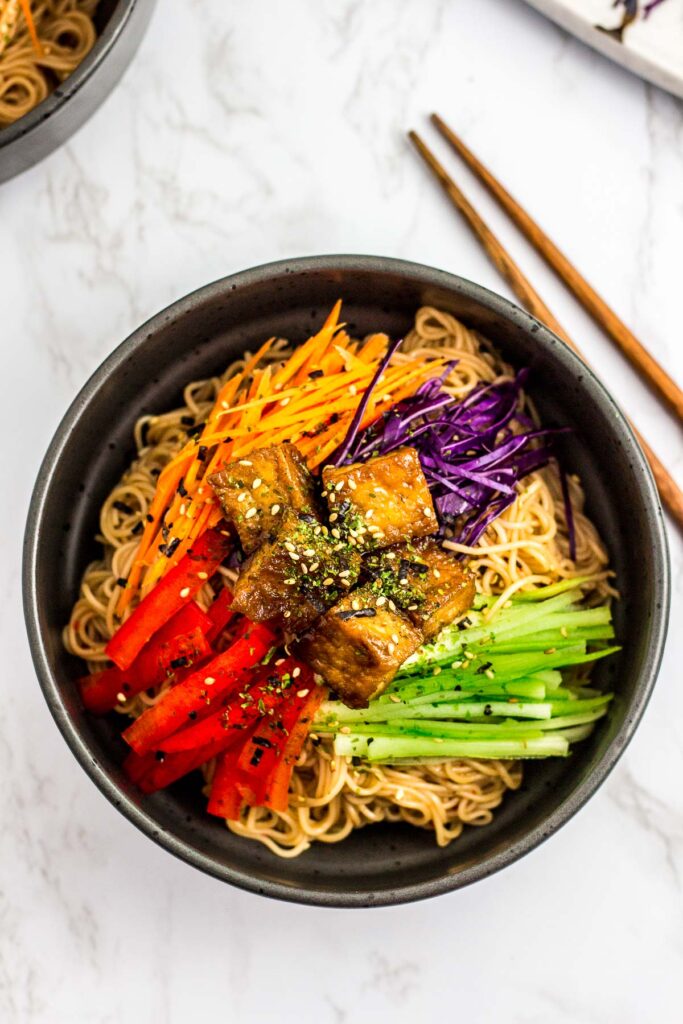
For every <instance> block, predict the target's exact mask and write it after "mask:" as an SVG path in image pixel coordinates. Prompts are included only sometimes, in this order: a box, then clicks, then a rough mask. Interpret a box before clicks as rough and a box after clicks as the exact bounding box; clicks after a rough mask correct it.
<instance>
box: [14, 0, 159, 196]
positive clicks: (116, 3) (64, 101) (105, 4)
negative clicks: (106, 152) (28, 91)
mask: <svg viewBox="0 0 683 1024" xmlns="http://www.w3.org/2000/svg"><path fill="white" fill-rule="evenodd" d="M155 2H156V0H100V3H99V5H98V8H97V12H96V15H95V24H96V27H97V29H98V38H97V42H96V43H95V45H94V46H93V48H92V50H91V51H90V53H89V54H88V56H87V57H86V58H85V60H84V61H82V63H81V64H79V66H78V67H77V68H76V70H75V71H74V72H73V74H71V75H69V77H68V78H67V79H66V80H65V81H64V82H62V83H61V84H60V85H59V86H58V87H57V88H56V89H55V90H54V92H52V93H50V95H49V96H48V97H47V98H46V99H45V100H43V102H42V103H39V104H38V106H37V107H35V108H34V109H33V110H31V111H30V112H29V113H28V114H26V115H25V117H21V118H19V120H18V121H15V122H14V124H11V125H8V126H7V127H6V128H0V183H1V182H3V181H7V180H8V179H9V178H12V177H14V175H15V174H20V173H21V172H22V171H25V170H27V169H28V168H29V167H32V166H33V165H34V164H37V163H38V161H39V160H42V159H43V157H45V156H47V155H48V153H51V152H52V151H53V150H54V149H57V147H58V146H61V145H63V143H65V142H66V141H67V139H69V138H71V136H72V135H73V134H74V132H75V131H76V130H77V129H78V128H80V127H81V125H82V124H84V123H85V121H87V119H88V118H89V117H90V115H91V114H92V113H94V111H95V110H97V108H98V107H99V105H100V103H102V102H103V101H104V100H105V99H106V97H107V96H108V95H109V93H110V92H111V90H112V89H113V88H114V86H115V85H116V83H117V82H118V80H119V78H120V77H121V75H122V74H123V72H124V71H125V70H126V68H127V67H128V65H129V64H130V62H131V60H132V58H133V55H134V53H135V51H136V50H137V48H138V46H139V45H140V42H141V41H142V37H143V35H144V32H145V29H146V28H147V23H148V22H149V19H150V18H151V16H152V11H153V10H154V4H155Z"/></svg>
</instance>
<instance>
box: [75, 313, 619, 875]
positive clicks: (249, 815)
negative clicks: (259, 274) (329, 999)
mask: <svg viewBox="0 0 683 1024" xmlns="http://www.w3.org/2000/svg"><path fill="white" fill-rule="evenodd" d="M288 351H289V347H288V344H287V342H286V341H280V342H278V343H277V345H276V346H275V347H274V348H273V349H272V350H271V352H270V353H269V356H268V358H269V360H271V361H272V360H275V361H279V360H280V359H282V358H284V357H285V355H286V354H287V353H288ZM437 351H438V354H440V355H443V354H444V353H445V354H446V355H447V356H448V357H449V359H452V360H453V361H454V363H455V365H454V366H453V368H452V369H451V370H450V372H449V376H448V378H447V380H446V386H447V388H448V390H449V391H450V392H451V393H452V394H453V395H456V396H463V395H465V394H467V393H468V392H469V391H470V390H471V389H472V388H473V387H474V386H475V385H476V384H478V383H480V382H482V381H486V382H492V381H496V380H501V379H505V378H511V376H512V370H511V368H510V367H509V366H508V365H506V364H505V363H504V362H502V361H501V359H500V357H499V356H498V355H497V354H496V352H495V351H494V349H493V348H492V347H491V345H490V344H489V343H488V342H487V340H486V339H484V338H482V337H481V336H480V335H479V334H477V333H476V332H474V331H472V330H470V329H468V328H467V327H465V326H464V325H463V324H461V323H460V322H459V321H458V320H456V319H455V318H454V317H452V316H451V315H449V314H447V313H444V312H442V311H440V310H437V309H434V308H431V307H423V308H422V309H420V310H418V312H417V314H416V317H415V323H414V326H413V328H412V330H411V331H410V332H409V334H408V335H407V337H406V339H405V341H404V344H403V345H402V347H401V350H400V352H399V353H398V354H396V355H395V356H394V361H395V362H405V361H407V360H411V359H426V358H429V357H430V356H434V355H435V354H436V352H437ZM248 355H249V353H246V354H245V357H244V358H243V359H240V360H238V361H236V362H234V363H233V364H232V365H231V366H229V367H228V369H227V370H226V372H225V374H224V375H223V377H221V378H212V379H210V380H205V381H196V382H193V383H191V384H188V385H187V387H186V388H185V391H184V395H183V401H184V405H183V407H182V408H180V409H176V410H174V411H172V412H169V413H166V414H164V415H160V416H144V417H141V418H140V419H139V420H138V422H137V424H136V427H135V442H136V447H137V451H138V455H137V458H136V459H135V461H134V462H133V464H132V465H131V467H130V469H129V470H128V471H127V472H126V473H125V474H124V476H123V477H122V479H121V481H120V482H119V483H118V484H117V485H116V487H114V489H113V490H112V492H111V494H110V495H109V497H108V498H107V500H106V501H105V503H104V505H103V506H102V510H101V514H100V535H99V536H98V540H99V541H100V542H101V543H102V544H103V545H104V557H103V558H102V559H101V560H99V561H97V562H93V563H92V564H91V565H90V566H88V568H87V569H86V572H85V574H84V576H83V580H82V583H81V593H80V597H79V599H78V601H77V602H76V604H75V606H74V609H73V612H72V616H71V619H70V622H69V624H68V625H67V626H66V628H65V631H64V642H65V644H66V646H67V648H68V649H69V651H71V652H72V653H73V654H76V655H78V656H80V657H81V658H84V659H86V660H87V661H88V664H89V666H90V667H91V668H92V669H93V670H94V669H96V668H101V667H102V663H103V662H106V661H107V658H106V655H105V653H104V647H105V645H106V643H107V641H108V640H109V638H110V637H111V636H112V634H113V633H114V631H115V629H116V626H117V622H116V619H115V614H114V612H115V607H116V601H117V594H118V590H117V580H118V579H119V578H120V577H124V578H125V577H126V576H127V575H128V572H129V570H130V568H131V565H132V562H133V558H134V555H135V552H136V549H137V545H138V540H137V533H136V532H134V531H136V529H137V527H138V524H139V523H141V522H142V521H143V520H144V517H145V515H146V513H147V510H148V508H149V505H150V503H151V501H152V498H153V495H154V490H155V486H156V479H157V476H158V474H159V472H160V470H161V469H163V467H164V466H165V465H166V464H167V463H168V462H169V461H170V459H171V458H172V457H173V456H174V455H175V454H176V453H177V452H178V451H179V449H180V448H181V447H182V445H183V444H184V443H185V441H186V439H187V428H186V426H185V423H187V417H188V416H192V417H194V419H195V420H196V422H201V421H202V420H203V419H204V418H205V417H206V416H207V415H208V413H209V411H210V409H211V407H212V405H213V401H214V399H215V397H216V395H217V394H218V391H219V388H220V387H221V385H222V384H223V383H224V382H225V380H227V379H229V378H230V377H231V376H233V375H234V374H235V373H237V372H239V371H240V370H241V369H242V368H243V366H244V364H245V360H246V358H248ZM525 411H526V412H527V413H528V414H530V415H532V416H534V417H535V412H534V409H533V406H532V405H531V403H530V401H529V400H528V399H525ZM535 418H537V417H535ZM569 487H570V494H571V499H572V506H573V512H574V529H575V539H576V558H575V560H572V559H571V558H570V557H569V541H568V535H567V524H566V521H565V513H564V504H563V501H562V498H561V487H560V481H559V475H558V473H557V470H556V468H555V467H554V466H552V465H550V466H548V467H546V468H545V469H543V470H540V471H539V472H535V473H532V474H530V475H529V476H527V477H525V479H524V481H523V482H522V484H521V485H520V486H519V490H518V495H517V498H516V500H515V501H514V503H513V504H512V505H511V506H510V507H509V508H508V509H507V510H506V511H505V512H503V514H502V515H501V516H499V517H498V519H496V520H495V521H494V522H493V523H492V524H491V525H490V526H489V528H488V529H487V531H486V533H485V534H484V535H483V537H481V538H480V540H479V542H478V543H477V545H476V547H474V548H467V547H463V546H462V545H460V544H457V543H455V542H453V541H451V540H448V539H447V540H446V541H445V542H444V543H445V546H446V547H449V548H451V549H452V550H453V551H455V552H458V553H463V554H465V555H467V556H468V558H469V566H470V568H471V569H472V570H473V571H474V572H475V574H476V581H477V590H478V592H479V593H483V594H487V595H498V601H497V602H496V607H499V606H500V605H502V604H504V602H505V601H507V600H508V598H509V597H510V596H511V595H512V594H514V593H515V592H516V591H517V590H519V589H521V588H522V587H524V586H526V585H535V586H539V585H543V584H550V583H553V582H557V581H558V580H561V579H566V578H569V577H572V576H579V575H581V576H583V575H592V576H594V577H595V580H596V582H595V584H594V591H593V594H592V595H591V598H592V600H593V601H594V602H595V603H603V602H604V601H605V600H607V599H609V598H610V596H612V595H613V594H615V591H614V590H613V589H612V587H611V585H610V583H609V576H610V574H609V572H608V571H607V562H608V559H607V552H606V550H605V547H604V544H603V543H602V541H601V539H600V537H599V535H598V533H597V531H596V529H595V527H594V525H593V524H592V523H591V521H590V520H589V519H588V518H587V516H586V515H585V514H584V511H583V507H584V493H583V490H582V487H581V483H580V481H579V480H578V478H576V477H571V476H570V477H569ZM222 572H223V573H224V574H225V578H226V580H225V581H226V583H228V585H229V584H230V581H231V578H234V573H231V571H230V570H227V569H226V570H222ZM213 596H214V594H213V590H212V588H211V586H210V584H208V583H207V584H205V586H204V588H203V590H202V591H201V592H200V595H199V597H198V600H199V603H200V604H203V605H204V606H208V604H209V603H210V602H211V600H212V599H213ZM167 685H168V684H164V685H162V686H161V687H159V688H158V689H157V690H156V691H155V692H149V691H148V692H146V693H142V694H139V695H138V696H136V697H134V698H132V699H131V700H129V701H128V702H126V703H125V704H122V705H121V706H119V707H118V708H117V711H119V712H120V713H122V714H126V715H131V716H133V717H137V716H138V715H139V714H141V713H142V711H144V709H145V707H147V706H149V705H150V704H153V703H154V702H155V701H157V700H158V699H159V697H160V696H161V694H162V693H163V692H164V689H165V687H166V686H167ZM213 769H214V765H213V763H212V762H210V763H209V764H207V765H205V766H204V769H203V770H204V777H205V783H206V785H205V791H206V792H208V790H209V788H210V782H211V778H212V773H213ZM521 781H522V767H521V763H520V762H519V761H497V760H490V761H489V760H481V761H478V760H471V759H460V760H449V761H444V762H443V763H440V764H434V763H431V764H425V765H419V766H418V765H413V766H405V765H401V766H392V765H368V764H365V763H356V764H354V763H352V761H351V759H349V758H346V757H336V756H335V753H334V749H333V746H332V743H331V741H330V740H329V739H327V738H322V737H318V736H316V735H315V734H311V736H309V738H308V740H307V742H306V745H305V746H304V749H303V751H302V754H301V757H300V758H299V761H298V763H297V766H296V768H295V770H294V773H293V776H292V782H291V786H290V794H289V806H288V808H287V811H286V812H283V813H280V812H276V811H271V810H269V809H267V808H264V807H255V808H245V809H243V812H242V816H241V818H240V820H239V821H228V822H226V824H227V825H228V827H229V828H230V829H231V830H232V831H233V832H235V833H236V834H238V835H240V836H244V837H247V838H250V839H255V840H258V841H260V842H261V843H263V844H264V845H266V846H267V847H268V848H269V849H270V850H272V851H273V852H274V853H276V854H278V855H280V856H282V857H295V856H297V855H299V854H300V853H302V852H303V851H304V850H306V849H307V848H308V847H309V846H310V844H311V843H312V842H325V843H334V842H339V841H341V840H343V839H344V838H345V837H346V836H348V835H349V833H350V832H352V831H353V830H354V829H356V828H361V827H363V826H365V825H369V824H372V823H375V822H381V821H386V822H400V821H402V822H407V823H408V824H410V825H413V826H416V827H419V828H425V829H429V830H431V831H433V833H434V836H435V840H436V842H437V843H438V844H439V845H440V846H446V845H447V844H448V843H450V842H452V841H453V840H454V839H456V838H457V837H458V836H459V835H460V834H461V833H462V831H463V828H464V827H465V825H478V826H482V825H487V824H488V823H489V822H490V821H491V820H492V818H493V812H494V811H495V809H496V808H497V807H499V806H500V804H501V802H502V800H503V798H504V796H505V794H506V792H507V791H508V790H514V789H517V788H518V787H519V786H520V784H521Z"/></svg>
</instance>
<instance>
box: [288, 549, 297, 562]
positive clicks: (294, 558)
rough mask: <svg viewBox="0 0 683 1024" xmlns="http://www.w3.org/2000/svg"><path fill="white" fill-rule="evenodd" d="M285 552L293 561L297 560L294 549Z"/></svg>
mask: <svg viewBox="0 0 683 1024" xmlns="http://www.w3.org/2000/svg"><path fill="white" fill-rule="evenodd" d="M287 554H288V555H289V557H290V558H291V559H292V561H293V562H298V561H299V556H298V555H297V553H296V551H288V552H287Z"/></svg>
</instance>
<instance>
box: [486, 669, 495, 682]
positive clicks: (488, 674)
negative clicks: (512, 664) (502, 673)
mask: <svg viewBox="0 0 683 1024" xmlns="http://www.w3.org/2000/svg"><path fill="white" fill-rule="evenodd" d="M484 675H485V676H486V678H487V679H493V678H494V675H495V673H494V671H493V669H492V668H487V669H486V671H485V672H484Z"/></svg>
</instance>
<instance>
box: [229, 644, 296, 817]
mask: <svg viewBox="0 0 683 1024" xmlns="http://www.w3.org/2000/svg"><path fill="white" fill-rule="evenodd" d="M277 671H278V672H279V673H281V676H286V675H290V674H291V673H292V672H298V674H297V676H295V677H294V679H293V681H292V684H291V685H290V686H289V687H288V688H287V689H286V690H285V691H284V693H283V695H282V700H281V702H280V704H279V705H278V708H277V714H276V715H274V716H273V717H272V718H271V719H267V720H264V721H263V722H262V723H261V724H260V725H259V727H258V728H257V729H256V731H255V732H254V734H253V735H252V737H251V739H250V740H249V741H248V742H246V743H245V744H244V745H243V747H242V750H241V752H240V755H239V757H238V758H237V764H236V772H235V783H236V786H237V789H238V791H239V792H240V793H241V794H242V796H243V798H244V799H245V800H246V802H247V803H248V804H249V805H250V806H251V807H258V806H259V805H260V804H262V803H263V801H264V799H265V797H266V793H267V791H268V789H269V783H270V781H271V778H272V776H273V773H274V771H275V769H276V767H277V765H278V763H279V761H280V758H281V757H282V755H283V751H284V749H285V746H286V745H287V741H288V739H289V736H290V734H291V732H292V730H293V729H294V726H295V725H296V723H297V721H298V719H299V717H300V716H301V715H302V714H303V710H304V708H305V706H306V702H307V700H308V696H309V694H310V692H311V690H312V689H314V688H315V682H314V679H313V673H312V672H311V670H310V668H308V666H306V665H302V664H300V663H298V662H296V661H295V660H294V659H293V658H288V659H287V660H286V661H284V662H283V663H281V664H280V666H278V668H277Z"/></svg>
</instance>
